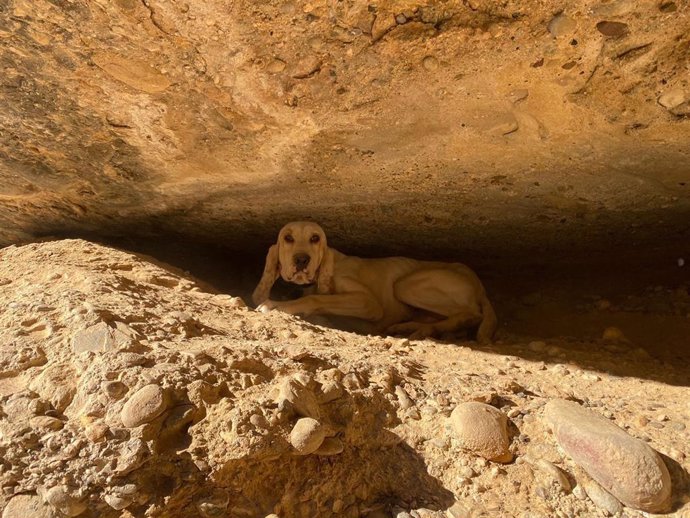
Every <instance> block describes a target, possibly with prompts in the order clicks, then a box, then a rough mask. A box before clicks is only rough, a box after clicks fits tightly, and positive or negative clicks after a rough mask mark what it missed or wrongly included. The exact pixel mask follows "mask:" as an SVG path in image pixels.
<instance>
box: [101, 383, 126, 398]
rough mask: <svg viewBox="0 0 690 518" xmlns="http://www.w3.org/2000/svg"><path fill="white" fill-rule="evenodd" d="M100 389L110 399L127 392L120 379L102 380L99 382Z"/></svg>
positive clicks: (119, 396)
mask: <svg viewBox="0 0 690 518" xmlns="http://www.w3.org/2000/svg"><path fill="white" fill-rule="evenodd" d="M101 390H102V391H103V392H105V393H106V394H107V395H108V397H109V398H110V399H116V400H117V399H120V398H121V397H122V396H124V395H125V393H126V392H127V390H128V389H127V385H125V384H124V383H122V382H121V381H104V382H103V383H101Z"/></svg>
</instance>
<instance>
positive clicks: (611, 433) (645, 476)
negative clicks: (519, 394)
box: [544, 400, 671, 512]
mask: <svg viewBox="0 0 690 518" xmlns="http://www.w3.org/2000/svg"><path fill="white" fill-rule="evenodd" d="M544 416H545V418H546V420H547V422H548V423H549V424H550V426H551V429H552V430H553V433H554V435H555V437H556V440H557V441H558V444H559V445H560V446H561V447H562V448H563V450H565V452H566V453H567V454H568V455H570V457H572V458H573V460H574V461H575V462H576V463H578V464H579V465H580V466H582V467H583V468H584V469H585V471H587V473H588V474H589V475H590V476H591V477H592V478H593V479H594V480H595V481H597V482H598V483H599V484H601V485H602V486H603V487H604V489H606V490H607V491H609V492H610V493H611V494H613V495H614V496H615V497H616V498H618V499H619V500H620V501H621V502H623V503H624V504H625V505H627V506H628V507H632V508H633V509H639V510H643V511H648V512H663V511H664V510H666V509H667V508H668V506H669V503H670V498H671V478H670V475H669V472H668V469H667V468H666V465H665V464H664V462H663V461H662V460H661V457H660V456H659V455H658V454H657V453H656V452H655V451H654V450H653V449H652V448H650V447H649V446H648V445H647V444H645V443H644V442H642V441H640V440H638V439H635V438H633V437H631V436H629V435H628V434H627V433H626V432H625V431H624V430H622V429H621V428H619V427H618V426H616V425H615V424H613V423H612V422H611V421H609V420H608V419H606V418H604V417H602V416H600V415H597V414H595V413H594V412H592V411H590V410H587V409H585V408H583V407H582V406H580V405H578V404H577V403H573V402H571V401H565V400H552V401H549V403H547V405H546V407H545V409H544Z"/></svg>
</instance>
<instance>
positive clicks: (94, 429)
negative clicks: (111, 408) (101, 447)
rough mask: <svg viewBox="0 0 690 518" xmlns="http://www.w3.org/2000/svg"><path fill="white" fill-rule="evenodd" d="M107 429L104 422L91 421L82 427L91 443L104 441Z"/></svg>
mask: <svg viewBox="0 0 690 518" xmlns="http://www.w3.org/2000/svg"><path fill="white" fill-rule="evenodd" d="M109 430H110V428H108V425H106V424H105V423H100V422H99V423H92V424H90V425H88V426H87V427H86V428H84V435H86V438H87V439H88V440H89V441H91V442H92V443H99V442H103V441H105V438H106V436H107V434H108V431H109Z"/></svg>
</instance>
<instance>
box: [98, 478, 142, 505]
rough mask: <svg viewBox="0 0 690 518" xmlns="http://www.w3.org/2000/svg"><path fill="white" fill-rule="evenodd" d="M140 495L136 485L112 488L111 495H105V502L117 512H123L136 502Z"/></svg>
mask: <svg viewBox="0 0 690 518" xmlns="http://www.w3.org/2000/svg"><path fill="white" fill-rule="evenodd" d="M138 494H139V490H138V488H137V486H136V485H135V484H125V485H124V486H116V487H113V488H111V489H110V493H108V494H106V495H105V497H104V500H105V501H106V503H107V504H108V505H109V506H110V507H112V508H113V509H115V510H116V511H121V510H122V509H125V508H127V507H129V506H130V505H132V504H133V503H134V502H135V501H136V499H137V496H138Z"/></svg>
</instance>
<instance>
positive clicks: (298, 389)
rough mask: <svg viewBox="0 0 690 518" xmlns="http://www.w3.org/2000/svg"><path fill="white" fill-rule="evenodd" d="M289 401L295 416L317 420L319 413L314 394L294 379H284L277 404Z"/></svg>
mask: <svg viewBox="0 0 690 518" xmlns="http://www.w3.org/2000/svg"><path fill="white" fill-rule="evenodd" d="M283 401H289V402H290V404H291V405H292V407H293V408H294V409H295V412H296V413H297V415H299V416H302V417H311V418H312V419H319V417H321V411H320V410H319V402H318V400H317V399H316V396H315V395H314V393H313V392H312V391H311V390H309V389H308V388H307V387H306V386H304V385H303V384H302V383H300V382H299V381H298V380H296V379H286V380H285V381H284V382H283V383H282V385H281V386H280V393H279V396H278V404H280V403H281V402H283Z"/></svg>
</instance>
